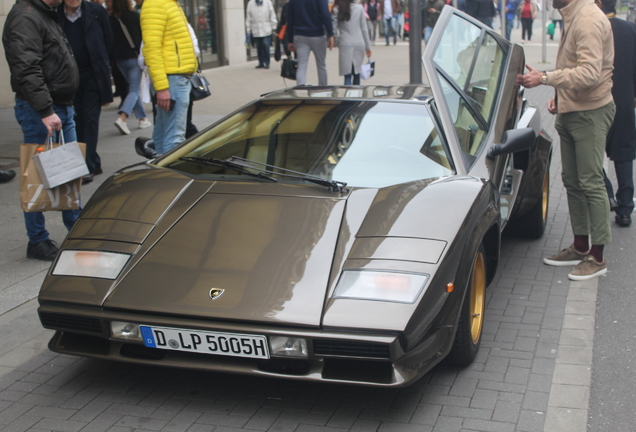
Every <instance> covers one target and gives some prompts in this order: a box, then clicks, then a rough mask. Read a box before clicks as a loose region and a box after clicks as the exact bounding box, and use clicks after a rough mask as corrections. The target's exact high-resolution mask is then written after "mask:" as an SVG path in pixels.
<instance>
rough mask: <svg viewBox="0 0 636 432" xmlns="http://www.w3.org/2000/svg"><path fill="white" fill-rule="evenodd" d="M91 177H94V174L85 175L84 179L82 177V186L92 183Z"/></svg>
mask: <svg viewBox="0 0 636 432" xmlns="http://www.w3.org/2000/svg"><path fill="white" fill-rule="evenodd" d="M93 177H95V174H86V175H85V176H84V177H82V184H83V185H85V184H87V183H90V182H92V181H93Z"/></svg>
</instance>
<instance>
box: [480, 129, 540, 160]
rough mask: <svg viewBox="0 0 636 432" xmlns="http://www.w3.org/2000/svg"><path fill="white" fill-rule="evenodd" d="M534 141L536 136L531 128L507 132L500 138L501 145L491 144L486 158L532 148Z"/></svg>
mask: <svg viewBox="0 0 636 432" xmlns="http://www.w3.org/2000/svg"><path fill="white" fill-rule="evenodd" d="M536 139H537V136H536V134H535V133H534V129H532V128H522V129H511V130H507V131H506V132H504V134H503V137H502V138H501V144H493V145H492V146H490V149H488V158H490V159H494V158H495V157H497V156H499V155H502V154H508V153H516V152H519V151H522V150H527V149H529V148H530V147H532V145H533V144H534V142H535V140H536Z"/></svg>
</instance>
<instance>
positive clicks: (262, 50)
mask: <svg viewBox="0 0 636 432" xmlns="http://www.w3.org/2000/svg"><path fill="white" fill-rule="evenodd" d="M254 41H256V53H257V54H258V65H259V66H267V67H269V58H270V55H269V47H270V45H271V44H272V35H269V36H265V37H255V38H254Z"/></svg>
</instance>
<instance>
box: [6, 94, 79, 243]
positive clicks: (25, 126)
mask: <svg viewBox="0 0 636 432" xmlns="http://www.w3.org/2000/svg"><path fill="white" fill-rule="evenodd" d="M53 110H54V111H55V114H57V116H58V117H59V118H60V120H61V121H62V130H63V131H64V140H65V141H66V142H73V141H77V135H76V133H75V122H74V121H73V116H74V112H73V107H70V106H65V105H56V104H54V105H53ZM14 111H15V118H16V120H17V121H18V123H19V124H20V127H21V128H22V134H23V135H24V142H25V143H27V144H44V142H45V141H46V138H47V137H48V135H49V132H48V131H47V130H46V127H45V126H44V123H42V118H41V117H40V114H39V113H38V112H37V111H36V110H34V109H33V108H31V106H30V105H29V103H28V102H27V101H23V100H21V99H16V100H15V108H14ZM81 211H82V209H81V207H80V209H79V210H63V211H62V220H63V221H64V226H66V228H67V229H68V230H69V231H70V229H71V228H72V227H73V224H74V223H75V221H76V220H77V218H78V217H79V214H80V212H81ZM24 224H25V225H26V230H27V236H29V243H32V244H37V243H40V242H43V241H45V240H48V239H49V232H48V231H47V230H46V228H45V226H44V214H43V213H42V212H29V213H27V212H24Z"/></svg>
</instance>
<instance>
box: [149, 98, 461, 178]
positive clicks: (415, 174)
mask: <svg viewBox="0 0 636 432" xmlns="http://www.w3.org/2000/svg"><path fill="white" fill-rule="evenodd" d="M232 156H237V157H240V158H245V159H247V160H251V161H255V162H260V163H263V164H266V166H267V167H268V168H269V169H271V170H272V171H274V172H276V167H280V168H285V169H288V170H293V171H297V172H300V173H306V174H311V175H315V176H319V177H322V178H325V179H328V180H331V179H333V180H337V181H339V182H345V183H347V184H348V185H349V186H358V187H385V186H389V185H393V184H398V183H404V182H408V181H413V180H419V179H426V178H434V177H442V176H447V175H450V174H452V173H453V168H452V162H451V158H450V155H449V152H448V151H447V149H446V147H445V144H444V143H443V142H442V140H441V139H440V137H439V136H438V133H437V130H436V128H435V126H434V123H433V121H432V119H431V115H430V113H429V110H428V108H427V106H426V105H425V104H415V103H399V102H384V101H383V102H377V101H351V100H347V101H324V100H322V101H321V100H283V101H279V100H276V101H267V100H265V101H259V102H256V103H254V104H252V105H249V106H247V107H246V108H244V109H243V110H241V111H239V112H237V113H235V114H234V115H232V116H230V117H229V118H227V119H225V120H224V121H222V122H220V123H219V124H217V125H215V126H213V127H211V128H209V129H208V130H206V131H204V132H203V133H202V134H201V135H199V136H198V137H197V138H196V139H194V140H193V141H191V142H189V143H186V144H185V145H184V146H182V147H181V148H179V149H177V150H176V151H175V152H173V153H171V154H170V155H168V156H167V157H166V158H163V159H161V160H160V161H159V162H158V165H159V166H164V167H170V168H172V169H175V170H178V171H182V172H185V173H188V174H191V175H197V176H201V177H204V178H205V177H210V178H215V177H218V176H219V175H222V176H224V177H225V178H232V177H233V176H237V177H240V173H238V172H236V171H233V170H232V169H228V168H227V167H223V166H211V165H206V164H201V163H196V162H195V161H193V160H188V159H187V158H209V159H219V160H226V159H228V158H230V157H232ZM184 158H185V160H184ZM274 177H276V175H275V174H274ZM240 178H241V179H245V178H247V177H246V176H242V177H240ZM257 181H258V180H257ZM281 181H289V180H288V179H282V178H281ZM293 181H302V180H293Z"/></svg>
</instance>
